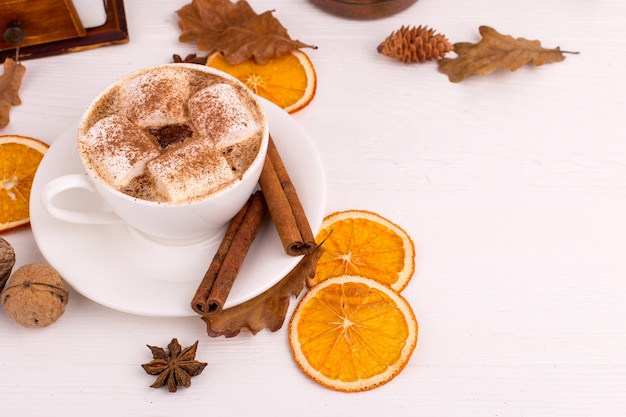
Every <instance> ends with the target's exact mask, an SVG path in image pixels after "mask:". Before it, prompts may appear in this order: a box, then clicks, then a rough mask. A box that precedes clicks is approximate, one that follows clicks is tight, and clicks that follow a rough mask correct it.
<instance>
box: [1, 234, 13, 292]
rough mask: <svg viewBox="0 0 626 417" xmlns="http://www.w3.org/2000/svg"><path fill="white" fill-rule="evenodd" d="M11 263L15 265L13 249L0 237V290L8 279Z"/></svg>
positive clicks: (11, 267)
mask: <svg viewBox="0 0 626 417" xmlns="http://www.w3.org/2000/svg"><path fill="white" fill-rule="evenodd" d="M13 265H15V251H14V250H13V246H11V245H10V244H9V242H7V241H6V240H4V239H3V238H1V237H0V291H2V288H4V284H5V282H7V279H9V276H10V275H11V271H12V270H13Z"/></svg>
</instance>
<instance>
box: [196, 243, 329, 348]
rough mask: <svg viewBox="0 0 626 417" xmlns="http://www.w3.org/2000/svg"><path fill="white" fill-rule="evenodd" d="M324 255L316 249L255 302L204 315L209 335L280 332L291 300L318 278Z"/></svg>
mask: <svg viewBox="0 0 626 417" xmlns="http://www.w3.org/2000/svg"><path fill="white" fill-rule="evenodd" d="M323 251H324V250H323V249H322V247H321V246H317V248H315V249H314V250H313V251H312V252H309V253H308V254H307V255H305V256H304V257H303V258H302V260H300V262H299V263H298V265H296V267H295V268H294V269H293V270H291V272H289V274H287V276H285V277H284V278H283V279H282V280H281V281H280V282H279V283H278V284H276V285H274V286H273V287H272V288H270V289H269V290H267V291H265V292H264V293H262V294H260V295H258V296H256V297H255V298H253V299H251V300H249V301H246V302H245V303H243V304H239V305H237V306H235V307H231V308H228V309H226V310H222V311H220V312H219V313H216V314H206V315H203V316H202V320H204V321H205V322H206V325H207V334H208V335H209V336H211V337H216V336H225V337H234V336H237V335H238V334H239V332H241V330H242V329H244V328H246V329H248V330H249V331H250V332H251V333H252V334H257V333H258V332H259V331H261V330H262V329H265V328H267V329H269V330H270V331H272V332H275V331H276V330H278V329H280V328H281V327H282V325H283V323H284V321H285V316H286V315H287V309H288V308H289V300H290V298H291V296H292V295H293V296H294V297H297V296H298V294H300V292H302V289H303V288H304V286H305V283H306V280H307V279H309V278H311V277H313V275H315V267H316V265H317V261H318V260H319V258H320V256H321V255H322V253H323Z"/></svg>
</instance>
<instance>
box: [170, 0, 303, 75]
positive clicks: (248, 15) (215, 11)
mask: <svg viewBox="0 0 626 417" xmlns="http://www.w3.org/2000/svg"><path fill="white" fill-rule="evenodd" d="M176 13H177V14H178V17H179V20H178V25H179V27H180V29H181V31H182V33H181V35H180V37H179V41H180V42H195V43H196V45H197V46H198V48H199V49H200V50H203V51H209V52H214V51H219V52H221V53H222V54H223V55H224V57H225V58H226V60H227V61H228V62H229V63H231V64H240V63H242V62H245V61H247V60H249V59H252V58H254V59H255V60H256V61H257V62H258V63H259V64H265V63H267V62H268V61H269V60H270V59H272V58H275V57H280V56H283V55H286V54H288V53H289V52H291V51H292V50H295V49H300V48H315V47H314V46H311V45H307V44H305V43H302V42H300V41H297V40H292V39H291V38H290V37H289V34H288V33H287V29H285V27H283V26H282V25H281V23H280V22H279V21H278V19H276V18H275V17H274V16H273V15H272V11H266V12H264V13H262V14H260V15H259V14H256V13H255V12H254V10H252V8H251V7H250V5H249V4H248V3H247V2H246V1H244V0H240V1H237V2H236V3H232V2H231V1H230V0H192V2H191V3H190V4H187V5H185V6H183V7H182V8H181V9H180V10H178V11H177V12H176Z"/></svg>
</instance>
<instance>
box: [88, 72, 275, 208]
mask: <svg viewBox="0 0 626 417" xmlns="http://www.w3.org/2000/svg"><path fill="white" fill-rule="evenodd" d="M263 117H264V116H263V115H262V109H260V106H259V104H258V102H257V101H256V100H254V99H252V98H251V92H249V91H247V90H246V87H245V86H243V85H240V84H237V83H234V82H231V81H230V80H229V79H228V78H225V77H221V76H218V75H216V74H210V73H207V72H206V71H201V70H196V69H194V68H193V65H178V66H177V65H171V66H165V67H162V68H158V69H157V70H146V71H144V72H139V73H135V74H133V75H132V76H130V77H126V78H123V79H121V80H120V81H118V82H117V83H116V84H115V85H114V86H113V87H112V88H110V89H108V90H107V92H106V93H105V94H103V95H102V96H101V97H100V98H99V99H98V100H97V101H96V102H95V103H94V104H93V107H92V108H91V109H90V111H89V112H88V116H87V117H86V119H85V120H84V121H83V123H82V124H81V126H80V128H79V131H78V149H79V152H80V154H81V157H82V158H83V161H84V162H85V164H86V165H87V166H89V167H90V168H91V169H92V170H93V171H95V172H96V173H97V175H98V177H100V178H101V179H102V180H103V181H104V182H106V183H107V184H109V185H110V186H111V187H113V188H115V189H117V190H119V191H121V192H123V193H125V194H128V195H130V196H132V197H136V198H140V199H143V200H149V201H157V202H168V203H174V204H182V203H188V202H192V201H195V200H199V199H203V198H204V197H206V196H208V195H211V194H214V193H216V192H219V191H220V190H223V189H226V188H229V187H230V186H231V185H232V184H233V183H235V182H237V181H238V180H240V179H241V177H242V176H243V175H244V173H245V172H246V170H247V169H248V167H249V166H250V164H251V163H252V162H253V161H254V160H255V158H256V156H257V154H258V153H259V149H260V147H261V142H262V137H263V134H264V127H263Z"/></svg>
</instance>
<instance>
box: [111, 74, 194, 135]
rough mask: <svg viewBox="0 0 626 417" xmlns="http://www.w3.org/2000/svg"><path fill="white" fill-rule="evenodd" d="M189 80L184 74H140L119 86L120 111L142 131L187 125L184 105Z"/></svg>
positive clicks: (187, 95)
mask: <svg viewBox="0 0 626 417" xmlns="http://www.w3.org/2000/svg"><path fill="white" fill-rule="evenodd" d="M189 86H190V79H189V76H187V75H186V73H180V72H173V71H158V72H149V73H145V74H140V75H138V76H136V77H135V78H132V79H130V80H128V81H126V82H125V83H123V84H122V87H121V89H120V107H121V108H120V111H121V114H123V115H124V116H126V117H127V118H128V119H130V120H132V121H134V122H135V123H136V124H137V125H139V126H141V127H161V126H165V125H173V124H182V123H185V122H186V115H185V103H186V102H187V99H188V98H189V95H190V94H191V93H190V87H189Z"/></svg>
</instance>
